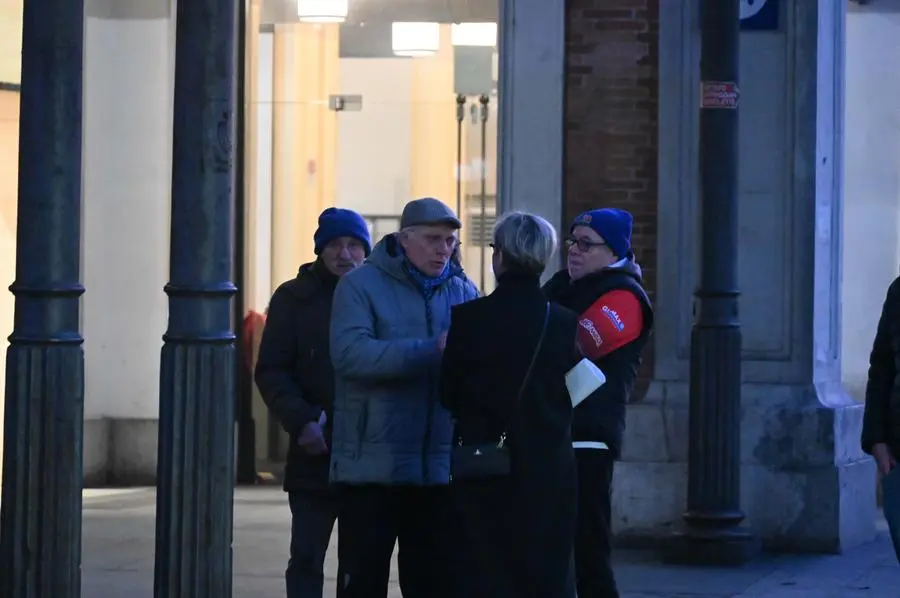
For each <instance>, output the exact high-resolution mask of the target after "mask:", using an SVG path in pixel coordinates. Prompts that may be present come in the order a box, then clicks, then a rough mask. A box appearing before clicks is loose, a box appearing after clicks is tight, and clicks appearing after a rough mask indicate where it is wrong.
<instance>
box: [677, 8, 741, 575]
mask: <svg viewBox="0 0 900 598" xmlns="http://www.w3.org/2000/svg"><path fill="white" fill-rule="evenodd" d="M700 10H701V30H702V33H701V39H702V41H701V44H702V49H701V58H700V78H701V80H702V81H703V82H706V83H710V82H721V83H734V84H735V86H736V85H737V82H738V70H739V63H738V56H739V53H738V49H739V36H740V20H739V3H738V1H737V0H702V1H701V8H700ZM738 151H739V146H738V110H737V107H736V106H733V107H723V106H719V107H709V106H706V107H702V108H701V110H700V170H701V181H702V188H701V202H700V203H701V208H700V230H701V248H700V253H701V258H700V277H699V284H698V287H697V290H696V292H695V297H696V317H695V321H694V326H693V330H692V332H691V369H690V439H689V454H688V505H687V506H688V509H687V512H686V513H685V515H684V519H685V522H686V523H687V528H688V529H687V535H688V537H689V538H690V539H691V540H692V541H694V542H695V543H696V544H698V545H697V546H696V547H695V548H694V549H693V550H692V552H693V554H694V558H696V559H697V560H706V561H732V562H740V561H743V560H746V558H748V557H749V556H751V555H752V552H753V550H754V549H755V548H754V542H753V540H752V536H750V534H749V533H748V532H746V530H744V529H742V528H740V527H738V526H739V525H740V523H741V521H742V520H743V519H744V514H743V513H742V512H741V510H740V474H741V464H740V438H741V435H740V411H741V329H740V320H739V317H738V297H739V291H738V288H737V261H738V195H737V184H738ZM748 548H749V549H748Z"/></svg>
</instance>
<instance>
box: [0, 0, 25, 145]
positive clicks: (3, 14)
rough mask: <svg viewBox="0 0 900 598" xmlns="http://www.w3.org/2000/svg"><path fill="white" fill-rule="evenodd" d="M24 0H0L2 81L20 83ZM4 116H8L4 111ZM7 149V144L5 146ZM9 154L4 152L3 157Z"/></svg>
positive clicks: (0, 71) (0, 72) (0, 68)
mask: <svg viewBox="0 0 900 598" xmlns="http://www.w3.org/2000/svg"><path fill="white" fill-rule="evenodd" d="M22 3H23V0H0V82H2V83H19V82H20V78H19V74H20V72H21V66H22ZM2 118H6V113H5V112H4V113H3V115H2ZM3 149H6V146H3ZM8 155H9V154H6V153H4V154H3V156H4V158H3V159H6V156H8Z"/></svg>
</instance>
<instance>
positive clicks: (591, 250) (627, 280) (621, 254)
mask: <svg viewBox="0 0 900 598" xmlns="http://www.w3.org/2000/svg"><path fill="white" fill-rule="evenodd" d="M632 222H633V219H632V216H631V214H630V213H628V212H626V211H625V210H618V209H613V208H604V209H598V210H591V211H589V212H585V213H583V214H580V215H579V216H578V217H577V218H575V220H574V222H572V225H571V227H569V237H568V238H567V239H566V245H567V246H568V254H567V268H566V269H565V270H562V271H561V272H557V273H556V274H555V275H554V276H553V277H552V278H551V279H550V280H549V281H548V282H547V284H546V285H544V293H545V295H546V297H547V298H548V299H549V300H551V301H554V302H556V303H558V304H560V305H562V306H563V307H567V308H569V309H571V310H573V311H575V312H576V313H578V314H581V318H580V320H579V322H578V324H579V326H578V346H579V348H580V350H581V352H582V354H583V355H584V356H585V357H587V358H589V359H591V361H593V362H594V363H595V364H596V365H597V367H599V368H600V369H601V370H602V371H603V373H604V374H605V375H606V384H604V385H603V386H602V387H601V388H599V389H598V390H597V391H596V392H595V393H594V394H593V395H591V396H590V397H588V398H587V399H585V400H584V402H582V404H580V405H579V406H578V407H577V408H576V409H575V412H574V417H573V423H572V446H573V447H574V449H575V458H576V463H577V465H578V528H577V532H576V536H575V573H576V577H577V585H578V598H618V596H619V592H618V589H617V587H616V581H615V576H614V575H613V571H612V563H611V560H610V557H611V551H612V546H611V541H612V538H611V536H612V531H611V522H610V520H611V518H612V513H611V510H612V509H611V497H612V490H611V486H612V477H613V463H614V462H615V460H616V459H618V458H619V455H620V452H621V448H622V435H623V433H624V430H625V406H626V404H627V402H628V399H629V396H630V395H631V392H632V390H633V389H634V384H635V380H636V378H637V371H638V367H639V366H640V363H641V351H642V350H643V348H644V346H645V345H646V344H647V341H648V339H649V337H650V332H651V330H652V328H653V310H652V307H651V305H650V299H649V298H648V297H647V293H646V292H645V291H644V289H643V287H642V286H641V269H640V267H639V266H638V265H637V263H636V262H635V260H634V254H633V253H632V251H631V229H632Z"/></svg>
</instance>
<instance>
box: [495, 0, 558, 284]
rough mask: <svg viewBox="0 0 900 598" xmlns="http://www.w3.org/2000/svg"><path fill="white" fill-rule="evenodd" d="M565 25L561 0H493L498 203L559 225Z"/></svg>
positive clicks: (506, 210) (504, 208)
mask: <svg viewBox="0 0 900 598" xmlns="http://www.w3.org/2000/svg"><path fill="white" fill-rule="evenodd" d="M565 24H566V3H565V2H564V0H517V1H516V2H500V19H499V29H498V35H499V54H500V56H499V61H500V66H499V70H500V72H499V76H500V80H499V88H498V93H499V98H498V99H499V107H498V116H497V118H498V121H499V122H498V125H497V126H498V127H499V129H498V144H497V169H498V170H497V177H498V185H497V186H498V194H499V197H498V202H499V208H500V211H501V212H508V211H510V210H525V211H529V212H535V213H537V214H540V215H541V216H543V217H544V218H546V219H547V220H548V221H550V222H551V223H552V224H554V225H557V226H563V209H562V208H563V186H562V182H563V128H564V112H565V98H564V95H565V62H566V61H565V49H566V44H565ZM552 272H553V269H552V268H548V274H552Z"/></svg>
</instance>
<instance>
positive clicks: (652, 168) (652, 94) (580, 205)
mask: <svg viewBox="0 0 900 598" xmlns="http://www.w3.org/2000/svg"><path fill="white" fill-rule="evenodd" d="M659 2H660V0H568V2H567V12H568V18H567V33H566V69H567V76H566V123H565V124H566V140H565V151H566V166H565V182H564V185H565V190H564V202H565V205H564V213H565V217H566V220H569V219H571V218H573V217H574V216H575V215H576V214H578V213H579V212H581V211H584V210H587V209H591V208H596V207H605V206H609V207H618V208H623V209H627V210H629V211H630V212H631V213H632V214H634V220H635V225H634V236H633V241H632V242H633V245H634V250H635V254H636V256H637V259H638V261H639V263H640V264H641V268H642V269H643V271H644V282H645V284H646V286H647V290H648V291H649V292H650V295H651V297H652V296H653V294H654V289H655V287H656V228H657V225H656V198H657V153H656V152H657V100H658V93H657V81H658V64H659V60H658V56H659ZM652 357H653V356H652V355H651V354H650V353H649V348H648V354H647V355H646V358H647V359H645V364H644V368H643V373H642V376H641V378H642V384H641V392H640V393H639V394H638V396H640V395H642V394H643V390H644V389H645V388H646V383H647V381H648V380H649V376H650V373H651V371H652V369H651V368H652V361H653V359H652Z"/></svg>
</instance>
